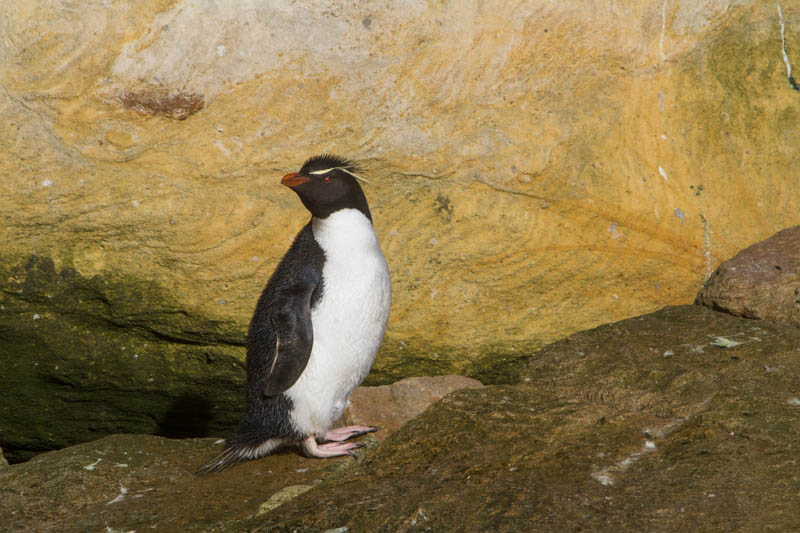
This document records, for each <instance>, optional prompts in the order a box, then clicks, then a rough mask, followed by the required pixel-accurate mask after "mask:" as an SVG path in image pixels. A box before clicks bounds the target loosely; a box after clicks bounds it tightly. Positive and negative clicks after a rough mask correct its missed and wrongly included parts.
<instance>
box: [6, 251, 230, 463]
mask: <svg viewBox="0 0 800 533" xmlns="http://www.w3.org/2000/svg"><path fill="white" fill-rule="evenodd" d="M3 270H4V271H3V272H2V279H4V280H7V281H6V285H5V287H4V288H3V289H4V290H3V295H2V298H1V301H2V307H3V308H2V320H1V321H0V367H2V369H3V371H2V373H0V387H2V390H3V391H4V401H3V402H0V420H2V422H3V432H2V436H1V437H0V438H1V439H2V444H3V448H4V450H5V453H6V456H7V457H8V458H9V459H11V460H12V461H19V460H22V459H27V458H29V457H31V456H32V455H33V454H35V453H38V452H42V451H47V450H51V449H54V448H61V447H64V446H69V445H72V444H76V443H79V442H86V441H89V440H94V439H96V438H99V437H101V436H104V435H108V434H113V433H152V434H161V435H167V436H175V437H188V436H202V435H208V434H220V433H224V432H226V431H227V430H228V428H230V427H231V426H232V425H234V424H235V423H236V421H237V417H238V415H239V412H240V410H241V409H242V406H243V397H242V392H241V391H242V387H243V382H244V365H243V359H244V347H243V345H244V332H242V331H237V330H236V329H235V328H234V327H233V326H232V325H231V324H226V323H218V322H214V321H210V320H208V319H205V318H204V317H202V316H193V315H191V314H189V313H187V312H185V310H182V309H180V308H179V307H177V306H176V305H175V304H174V302H171V301H170V298H169V296H168V294H167V293H166V292H165V291H163V290H160V289H159V288H158V287H157V285H156V284H154V283H152V282H151V283H148V282H145V281H143V280H136V279H135V278H130V277H127V278H126V277H120V278H116V279H110V278H103V277H99V276H95V277H92V278H84V277H82V276H80V275H79V274H77V273H76V272H75V271H74V270H73V269H70V268H63V269H60V270H59V269H56V267H55V266H54V263H53V261H52V260H50V259H49V258H46V257H40V256H31V257H29V258H28V259H27V260H26V261H25V262H24V263H21V264H18V265H16V266H14V267H12V268H6V269H3Z"/></svg>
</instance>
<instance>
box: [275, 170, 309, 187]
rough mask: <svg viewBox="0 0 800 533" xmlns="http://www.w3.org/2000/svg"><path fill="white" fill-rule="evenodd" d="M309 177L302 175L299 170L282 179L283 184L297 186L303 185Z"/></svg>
mask: <svg viewBox="0 0 800 533" xmlns="http://www.w3.org/2000/svg"><path fill="white" fill-rule="evenodd" d="M308 179H309V178H306V177H305V176H301V175H300V174H298V173H297V172H292V173H291V174H286V175H285V176H284V177H283V179H281V184H282V185H286V186H287V187H297V186H298V185H302V184H303V183H305V182H307V181H308Z"/></svg>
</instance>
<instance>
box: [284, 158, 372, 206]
mask: <svg viewBox="0 0 800 533" xmlns="http://www.w3.org/2000/svg"><path fill="white" fill-rule="evenodd" d="M356 172H357V168H356V166H355V165H354V164H353V163H352V162H351V161H348V160H347V159H344V158H342V157H338V156H335V155H327V154H326V155H318V156H314V157H312V158H310V159H308V160H307V161H306V162H305V163H304V164H303V166H302V167H301V168H300V171H299V172H292V173H291V174H286V175H285V176H284V177H283V179H282V180H281V183H282V184H283V185H286V186H287V187H289V188H290V189H292V190H293V191H294V192H296V193H297V195H298V196H299V197H300V201H302V202H303V205H304V206H306V209H308V210H309V211H310V212H311V215H312V216H315V217H317V218H327V217H328V216H329V215H330V214H331V213H334V212H336V211H338V210H340V209H348V208H349V209H358V210H359V211H361V212H362V213H364V216H366V217H367V218H368V219H369V220H370V221H372V216H371V215H370V212H369V207H368V206H367V198H366V197H365V196H364V191H362V190H361V186H360V185H359V184H358V180H362V181H366V180H364V178H361V177H359V176H357V175H356Z"/></svg>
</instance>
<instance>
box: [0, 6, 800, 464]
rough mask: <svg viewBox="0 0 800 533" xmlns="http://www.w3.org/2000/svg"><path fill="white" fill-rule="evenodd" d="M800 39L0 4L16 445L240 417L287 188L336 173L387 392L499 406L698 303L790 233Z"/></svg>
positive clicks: (658, 19) (4, 269)
mask: <svg viewBox="0 0 800 533" xmlns="http://www.w3.org/2000/svg"><path fill="white" fill-rule="evenodd" d="M798 28H800V8H799V7H798V6H797V5H796V4H795V3H791V2H782V3H779V4H774V3H764V2H755V1H746V0H743V1H740V0H736V1H734V0H730V1H726V0H722V1H719V0H699V1H693V2H679V1H676V2H664V1H663V0H649V1H644V2H638V3H635V5H631V3H630V2H618V1H614V0H607V1H603V2H582V3H575V2H560V3H559V2H549V1H545V0H541V1H534V2H529V1H526V2H519V1H517V2H500V1H491V2H477V1H468V2H455V3H437V2H433V3H431V2H421V1H415V2H406V3H405V4H404V8H403V9H396V8H395V6H394V4H393V3H391V2H385V1H382V2H370V3H368V4H364V3H356V2H350V3H341V2H331V1H328V0H315V1H313V2H302V3H295V2H283V1H280V2H269V3H242V2H237V1H235V0H221V1H210V0H144V1H136V2H134V1H132V0H121V1H115V2H106V1H100V0H90V1H86V2H81V3H80V5H79V6H78V5H77V4H71V3H57V4H54V3H53V2H46V1H40V0H32V1H27V2H3V3H0V56H2V57H3V61H2V64H0V85H2V90H0V123H2V124H3V128H0V212H2V217H1V218H0V233H2V235H3V236H4V239H3V242H4V246H3V247H2V250H0V366H1V367H2V368H3V369H4V372H3V373H2V376H0V380H2V382H0V386H2V387H3V390H4V391H8V392H6V393H5V394H7V397H8V398H11V401H10V402H2V404H3V407H0V409H2V410H1V411H0V419H2V420H3V422H4V428H7V433H5V434H4V437H3V439H4V441H3V444H5V445H6V447H7V448H8V451H9V454H10V456H11V454H12V453H13V454H17V455H16V457H17V458H21V457H22V455H19V454H23V455H24V454H27V455H30V453H31V452H32V451H34V450H43V449H48V448H51V447H55V446H60V445H64V444H68V443H70V442H77V441H79V440H85V439H86V438H93V437H96V436H99V435H101V434H106V433H109V432H114V431H131V432H153V431H157V430H158V426H159V425H160V424H161V421H162V420H164V419H165V418H166V417H167V416H168V415H169V414H170V413H172V412H174V409H173V406H174V405H175V404H179V405H184V406H186V405H190V406H195V404H196V403H197V400H196V398H197V395H199V397H200V398H203V399H209V400H210V401H209V403H210V405H209V406H207V407H203V406H202V405H201V406H199V407H198V408H191V409H185V410H186V411H188V412H190V413H191V412H198V413H203V414H202V416H200V417H199V418H198V419H195V420H192V421H191V423H192V426H193V427H196V426H200V425H202V424H206V425H207V426H208V427H210V428H212V429H213V428H222V427H223V426H225V425H226V424H229V423H230V421H231V419H232V417H233V416H235V415H232V414H231V413H233V412H236V411H238V409H237V408H236V406H237V402H238V401H239V400H238V398H239V390H238V387H239V385H240V384H241V381H242V379H243V374H242V371H241V362H242V361H243V358H244V350H243V348H242V344H243V339H244V333H245V330H246V327H247V322H248V320H249V317H250V313H251V310H252V308H253V306H254V304H255V302H256V299H257V297H258V294H259V292H260V290H261V288H262V287H263V284H264V282H265V281H266V279H267V278H268V276H269V274H270V273H271V271H272V269H273V268H274V266H275V263H276V261H277V260H278V258H279V257H280V256H281V254H282V253H283V252H284V250H285V249H286V247H287V246H288V244H289V241H290V239H291V237H292V236H293V234H294V233H295V232H296V231H297V230H298V229H299V228H300V227H301V226H302V225H303V224H304V223H305V222H306V217H307V215H306V213H305V211H304V210H303V209H302V207H301V206H300V204H299V202H298V201H297V198H296V197H294V195H293V194H291V193H290V192H289V191H287V190H285V189H283V188H282V187H281V186H280V185H279V183H278V180H279V177H280V176H281V175H282V174H284V173H285V172H287V171H293V170H296V169H297V167H298V165H299V164H300V163H301V162H302V161H303V159H305V158H306V157H308V156H309V155H313V154H316V153H320V152H324V151H333V152H338V153H341V154H343V155H346V156H350V157H352V158H354V159H356V160H358V161H360V162H362V164H363V166H364V167H365V168H364V174H365V175H367V176H368V177H369V178H371V182H372V183H371V185H369V186H368V187H367V195H368V197H369V199H370V201H371V206H372V208H373V213H374V215H375V223H376V231H377V233H378V235H379V238H380V239H381V242H382V245H383V248H384V251H385V254H386V256H387V259H388V262H389V265H390V269H391V274H392V278H393V282H394V301H393V308H392V316H391V319H390V323H389V329H388V331H387V339H386V342H385V344H384V347H383V349H382V351H381V353H380V354H379V358H378V361H377V363H376V366H375V369H374V371H373V373H372V375H371V376H370V378H369V379H370V383H371V384H385V383H389V382H392V381H394V380H396V379H399V378H402V377H407V376H414V375H432V374H448V373H459V374H466V375H469V376H471V377H474V378H477V379H479V380H481V381H482V382H485V383H510V382H512V381H513V379H514V376H516V375H517V374H518V372H519V369H520V366H521V364H522V362H523V361H524V357H523V356H524V355H525V354H529V353H530V352H531V351H532V350H534V349H537V348H539V347H541V346H543V345H545V344H547V343H549V342H552V341H553V340H556V339H559V338H563V337H564V336H565V335H568V334H570V333H573V332H575V331H579V330H581V329H585V328H587V327H592V326H595V325H597V324H600V323H606V322H609V321H613V320H618V319H621V318H624V317H629V316H634V315H637V314H640V313H643V312H647V311H651V310H653V309H657V308H659V307H662V306H663V305H667V304H675V303H684V302H688V301H690V300H691V299H692V298H693V297H694V295H695V293H696V291H697V289H698V288H699V287H700V285H701V284H702V283H703V281H704V279H705V278H706V277H707V276H708V275H710V273H711V272H712V271H713V269H714V268H715V267H716V266H717V264H718V262H719V258H725V257H730V256H731V255H732V254H733V253H734V252H736V251H738V250H739V249H741V248H742V247H743V246H744V245H745V244H748V243H751V242H756V241H758V240H760V239H763V238H764V237H766V236H767V235H770V234H773V233H774V232H775V231H777V230H778V229H780V228H781V227H784V226H786V225H787V224H797V223H800V214H798V211H797V209H796V202H795V198H797V197H798V196H800V194H799V193H800V191H798V183H797V180H796V179H794V177H795V174H794V169H796V168H797V167H798V157H800V156H799V155H798V151H797V150H796V147H797V146H798V144H800V131H799V130H798V129H797V127H796V125H797V123H798V118H799V115H798V113H799V112H798V105H797V101H798V100H797V99H798V91H797V86H796V84H794V83H793V80H790V79H789V77H788V76H787V67H788V66H790V65H791V62H792V61H795V63H797V62H798V61H800V60H798V59H797V58H798V53H800V32H798V30H797V29H798ZM795 67H796V69H797V68H798V67H797V66H796V65H795ZM132 353H133V355H131V354H132ZM137 355H138V357H137ZM500 363H502V364H500ZM6 369H8V372H7V373H6V372H5V370H6ZM106 375H107V376H110V378H109V380H106V379H105V378H104V376H106ZM120 391H121V392H120ZM193 398H194V399H193ZM10 404H13V405H15V406H19V405H21V406H23V411H22V412H21V413H20V414H19V415H15V414H14V412H12V411H8V410H7V408H6V407H4V406H5V405H10ZM78 405H80V406H81V407H82V409H84V412H85V413H88V414H80V415H75V414H73V412H74V411H75V406H78ZM25 406H31V407H30V409H27V408H26V407H25ZM14 409H16V407H14ZM25 409H27V411H26V410H25ZM112 409H113V411H114V412H113V415H110V411H111V410H112ZM37 413H38V415H37V416H34V415H36V414H37ZM78 416H80V417H83V420H76V419H75V417H78ZM177 418H178V419H180V418H181V416H178V417H177ZM60 420H65V423H64V424H61V422H60ZM6 422H7V423H6ZM184 433H187V434H191V431H188V430H187V431H185V432H184ZM5 439H9V440H5ZM26 450H27V451H26Z"/></svg>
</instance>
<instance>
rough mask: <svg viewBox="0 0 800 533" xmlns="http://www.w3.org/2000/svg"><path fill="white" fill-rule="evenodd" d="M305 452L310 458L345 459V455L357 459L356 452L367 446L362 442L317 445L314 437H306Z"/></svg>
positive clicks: (304, 442)
mask: <svg viewBox="0 0 800 533" xmlns="http://www.w3.org/2000/svg"><path fill="white" fill-rule="evenodd" d="M302 446H303V451H304V452H305V453H306V455H308V456H309V457H343V456H345V455H347V456H350V457H352V458H354V459H355V458H357V457H358V454H356V452H355V450H357V449H359V448H363V447H365V446H366V444H363V443H361V442H328V443H325V444H317V440H316V439H315V438H314V435H311V436H309V437H306V439H305V440H304V441H303V444H302Z"/></svg>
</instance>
